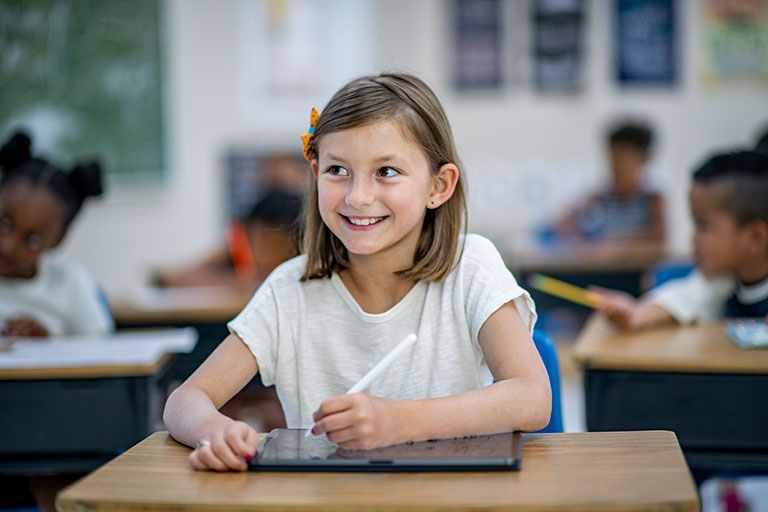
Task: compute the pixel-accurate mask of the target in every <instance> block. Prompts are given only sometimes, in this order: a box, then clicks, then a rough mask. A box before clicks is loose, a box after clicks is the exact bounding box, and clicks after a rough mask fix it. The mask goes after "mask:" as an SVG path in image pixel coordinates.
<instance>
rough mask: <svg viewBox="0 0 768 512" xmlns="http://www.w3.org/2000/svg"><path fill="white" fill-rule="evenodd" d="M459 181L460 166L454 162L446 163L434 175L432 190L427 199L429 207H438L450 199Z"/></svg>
mask: <svg viewBox="0 0 768 512" xmlns="http://www.w3.org/2000/svg"><path fill="white" fill-rule="evenodd" d="M458 182H459V168H458V167H456V166H455V165H454V164H445V165H443V166H442V167H440V170H439V171H437V174H436V175H434V176H433V177H432V192H430V194H429V199H428V200H427V208H437V207H438V206H440V205H441V204H443V203H445V202H446V201H448V200H449V199H450V198H451V196H452V195H453V191H454V190H456V184H457V183H458Z"/></svg>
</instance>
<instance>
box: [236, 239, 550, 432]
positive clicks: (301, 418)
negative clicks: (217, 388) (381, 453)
mask: <svg viewBox="0 0 768 512" xmlns="http://www.w3.org/2000/svg"><path fill="white" fill-rule="evenodd" d="M460 243H461V242H460ZM305 262H306V258H305V257H304V256H298V257H296V258H294V259H292V260H289V261H287V262H286V263H284V264H282V265H280V266H279V267H278V268H276V269H275V270H274V271H273V272H272V274H271V275H270V276H269V277H268V278H267V280H266V281H265V282H264V283H263V284H262V286H261V287H260V288H259V289H258V291H257V292H256V294H255V295H254V296H253V298H252V299H251V301H250V303H249V304H248V305H247V306H246V308H245V309H244V310H243V311H242V312H241V313H240V314H239V315H238V316H237V317H236V318H235V319H234V320H232V321H231V322H230V323H229V329H230V330H231V331H232V332H234V333H236V334H237V335H238V336H239V337H240V338H241V339H242V340H243V341H244V342H245V343H246V345H248V348H250V350H251V352H252V353H253V355H254V357H255V358H256V362H257V364H258V365H259V371H260V373H261V379H262V381H263V382H264V384H266V385H271V384H275V385H276V389H277V394H278V397H279V398H280V402H281V404H282V406H283V410H284V412H285V417H286V421H287V424H288V426H289V427H305V428H307V427H310V426H311V425H312V417H311V416H312V413H313V412H314V411H315V410H316V409H317V408H318V407H319V406H320V403H321V402H322V401H323V400H325V399H327V398H331V397H333V396H337V395H342V394H344V393H346V391H347V390H348V389H349V388H351V387H352V385H353V384H355V383H356V382H357V381H358V380H359V379H360V378H361V377H362V376H363V375H365V373H367V372H368V370H369V369H370V368H372V367H373V366H374V365H375V364H376V363H377V362H379V361H380V360H381V359H382V358H384V356H386V355H387V354H388V353H389V352H390V351H391V350H392V349H393V348H394V347H395V346H396V345H397V344H398V343H399V342H400V341H401V340H402V339H403V338H405V336H407V335H408V334H409V333H416V335H417V336H418V340H417V341H416V343H415V344H414V346H413V349H412V350H411V351H410V352H409V353H406V354H405V355H403V357H402V359H401V360H400V361H398V362H396V363H395V364H393V365H392V366H390V367H389V369H388V370H387V372H386V373H385V374H384V375H383V376H382V377H380V378H379V379H377V380H376V381H374V382H373V383H372V384H371V386H370V387H369V388H368V389H367V390H365V392H366V393H368V394H370V395H373V396H379V397H385V398H389V399H393V400H408V399H417V398H437V397H442V396H449V395H455V394H458V393H463V392H466V391H470V390H473V389H477V388H480V387H482V386H486V385H488V384H491V382H492V381H493V378H492V376H491V373H490V371H489V370H488V366H487V364H486V362H485V360H484V358H483V354H482V351H481V349H480V345H479V344H478V332H479V331H480V328H481V327H482V326H483V324H484V323H485V321H486V320H487V319H488V317H489V316H491V314H493V313H494V312H495V311H496V310H498V309H499V308H500V307H501V306H502V305H504V304H506V303H507V302H509V301H514V303H515V306H516V307H517V310H518V311H519V312H520V315H521V317H522V319H523V322H524V323H525V325H527V326H528V329H529V330H531V331H532V330H533V325H534V323H535V322H536V312H535V309H534V304H533V301H532V300H531V297H530V295H529V294H528V292H526V291H525V290H523V289H522V288H521V287H520V286H519V285H518V284H517V281H515V278H514V277H513V276H512V274H511V273H510V272H509V270H507V268H506V267H505V265H504V262H503V261H502V259H501V256H500V255H499V253H498V251H497V250H496V248H495V247H494V246H493V244H492V243H491V242H490V241H489V240H487V239H486V238H483V237H481V236H478V235H467V236H466V244H465V247H464V252H463V255H462V256H461V259H460V261H459V264H458V266H457V267H456V268H455V269H454V271H453V272H451V273H450V274H449V275H448V277H447V278H446V279H445V280H444V281H443V282H441V283H434V282H427V281H421V282H419V283H417V284H416V285H415V286H414V287H413V288H412V289H411V290H410V291H409V292H408V293H407V294H406V296H405V297H403V299H402V300H401V301H400V302H398V303H397V304H395V305H394V306H393V307H392V308H391V309H390V310H388V311H386V312H384V313H380V314H370V313H366V312H365V311H363V310H362V309H361V308H360V306H359V305H358V304H357V302H356V301H355V299H354V298H353V297H352V295H351V294H350V293H349V291H348V290H347V288H346V287H345V286H344V283H343V282H342V281H341V278H340V277H339V276H338V274H335V273H334V274H333V275H332V277H331V278H330V279H328V278H325V279H312V280H308V281H305V282H301V281H299V278H300V277H301V275H302V273H303V271H304V267H305Z"/></svg>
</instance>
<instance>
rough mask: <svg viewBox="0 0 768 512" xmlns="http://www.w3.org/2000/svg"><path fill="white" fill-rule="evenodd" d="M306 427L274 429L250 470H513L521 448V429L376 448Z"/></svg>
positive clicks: (261, 445) (262, 444) (264, 441)
mask: <svg viewBox="0 0 768 512" xmlns="http://www.w3.org/2000/svg"><path fill="white" fill-rule="evenodd" d="M305 432H306V430H304V429H277V430H273V431H272V432H271V433H270V434H269V435H268V436H267V437H265V438H264V440H262V442H261V444H260V446H259V452H258V455H257V456H256V458H254V459H253V461H252V462H251V466H252V467H253V469H266V468H267V466H270V467H271V466H302V467H303V466H310V467H311V466H344V467H347V468H349V467H351V466H361V467H363V468H362V469H371V468H366V467H367V466H379V467H381V468H382V470H386V469H384V467H385V466H390V467H391V469H390V470H395V469H396V468H398V467H403V468H407V467H412V468H414V470H415V468H416V467H418V470H429V469H436V470H437V469H443V470H447V469H457V470H459V469H462V470H467V469H472V467H473V466H474V467H478V468H479V467H483V468H485V469H515V468H516V467H517V466H519V457H520V452H521V442H520V433H519V432H510V433H504V434H494V435H483V436H469V437H459V438H452V439H437V440H430V441H421V442H411V443H404V444H397V445H393V446H387V447H384V448H377V449H375V450H345V449H344V448H341V447H340V446H339V445H337V444H336V443H334V442H332V441H330V440H329V439H328V438H327V437H326V436H324V435H322V436H311V437H305V436H304V434H305ZM271 469H274V468H271ZM286 469H288V467H286ZM317 469H318V470H319V469H321V468H320V467H318V468H317Z"/></svg>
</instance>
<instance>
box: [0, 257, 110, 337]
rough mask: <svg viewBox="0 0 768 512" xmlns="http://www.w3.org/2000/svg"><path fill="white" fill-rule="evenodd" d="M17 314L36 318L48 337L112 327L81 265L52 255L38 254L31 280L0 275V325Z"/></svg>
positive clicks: (104, 307)
mask: <svg viewBox="0 0 768 512" xmlns="http://www.w3.org/2000/svg"><path fill="white" fill-rule="evenodd" d="M20 316H25V317H30V318H32V319H34V320H36V321H37V322H38V323H39V324H40V325H42V326H43V327H45V329H46V330H47V331H48V333H49V334H50V335H51V336H67V335H81V334H86V335H91V334H93V335H96V334H103V333H105V332H109V331H112V330H113V329H114V323H113V322H112V316H111V315H110V313H109V311H108V309H107V306H106V303H105V302H104V301H103V300H102V299H101V295H100V291H99V287H98V285H97V284H96V281H94V279H93V278H92V277H91V275H90V274H89V273H88V271H87V270H86V269H85V267H83V266H82V265H79V264H77V263H74V262H71V261H63V260H60V259H58V258H56V257H46V256H43V257H41V258H40V260H39V262H38V268H37V274H36V275H35V277H33V278H31V279H19V278H9V277H0V326H5V324H6V322H8V321H9V320H12V319H15V318H18V317H20ZM0 329H1V327H0Z"/></svg>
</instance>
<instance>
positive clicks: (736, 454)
mask: <svg viewBox="0 0 768 512" xmlns="http://www.w3.org/2000/svg"><path fill="white" fill-rule="evenodd" d="M574 354H575V357H576V359H577V360H578V361H579V362H580V363H581V365H582V366H583V368H584V371H585V373H584V391H585V397H584V398H585V407H586V422H587V429H588V430H590V431H603V430H640V429H665V430H672V431H674V432H676V433H677V436H678V439H679V442H680V446H681V447H682V449H683V452H684V454H685V456H686V459H687V460H688V463H689V465H690V467H691V469H692V470H693V472H694V476H695V477H696V478H697V480H702V479H703V478H706V477H707V476H709V475H710V474H712V473H713V472H719V471H726V470H732V471H767V470H768V437H766V435H765V433H766V432H768V407H766V398H765V397H766V396H768V350H766V349H753V350H745V349H741V348H739V347H738V346H737V345H736V344H735V343H734V342H733V341H731V340H730V339H729V338H728V337H727V335H726V334H725V332H724V327H723V324H722V323H715V324H709V325H696V326H690V327H676V326H673V327H662V328H651V329H643V330H640V331H635V332H628V331H622V330H620V329H619V328H617V327H615V326H613V325H612V324H611V323H610V322H609V321H608V320H607V319H606V318H605V317H603V316H602V315H599V314H596V315H593V316H592V317H591V318H590V320H589V321H588V322H587V324H586V326H585V327H584V329H583V331H582V333H581V334H580V336H579V338H578V340H577V342H576V346H575V350H574Z"/></svg>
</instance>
